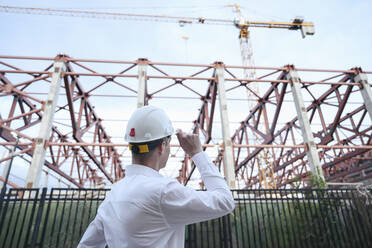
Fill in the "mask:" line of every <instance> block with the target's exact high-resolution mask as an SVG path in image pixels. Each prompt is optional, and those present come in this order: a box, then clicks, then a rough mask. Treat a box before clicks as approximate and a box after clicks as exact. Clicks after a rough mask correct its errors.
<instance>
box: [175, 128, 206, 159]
mask: <svg viewBox="0 0 372 248" xmlns="http://www.w3.org/2000/svg"><path fill="white" fill-rule="evenodd" d="M176 135H177V138H178V141H179V142H180V145H181V147H182V149H183V150H184V151H185V152H186V153H187V154H189V155H190V157H192V156H194V155H195V154H197V153H199V152H201V151H202V145H201V143H200V139H199V136H198V135H196V134H187V133H185V132H182V130H181V129H177V133H176Z"/></svg>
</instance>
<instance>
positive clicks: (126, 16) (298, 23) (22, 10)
mask: <svg viewBox="0 0 372 248" xmlns="http://www.w3.org/2000/svg"><path fill="white" fill-rule="evenodd" d="M0 12H5V13H17V14H31V15H57V16H70V17H86V18H101V19H114V20H133V21H159V22H175V23H179V24H180V25H185V24H212V25H237V24H236V21H234V20H226V19H211V18H201V17H199V18H196V17H177V16H167V15H144V14H130V13H115V12H97V11H85V10H63V9H52V8H31V7H17V6H5V5H0ZM238 26H239V27H244V28H253V27H255V28H278V29H289V30H301V32H302V35H303V36H305V35H313V34H314V24H313V23H311V22H304V21H303V19H295V20H293V22H261V21H246V22H243V23H239V24H238Z"/></svg>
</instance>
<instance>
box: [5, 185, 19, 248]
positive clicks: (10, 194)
mask: <svg viewBox="0 0 372 248" xmlns="http://www.w3.org/2000/svg"><path fill="white" fill-rule="evenodd" d="M12 192H14V191H13V189H10V190H9V196H8V200H9V202H11V201H12V199H10V197H11V196H12V195H13V194H12ZM15 195H16V194H15ZM15 202H16V201H14V202H13V204H11V206H10V208H9V210H10V216H9V221H8V225H7V227H6V233H5V237H4V242H3V245H2V247H6V246H5V245H6V241H7V240H8V237H9V236H8V234H9V232H10V229H11V227H12V226H13V228H14V229H16V228H17V226H16V224H15V223H12V219H13V213H14V207H15ZM1 230H3V229H1ZM10 242H12V240H10Z"/></svg>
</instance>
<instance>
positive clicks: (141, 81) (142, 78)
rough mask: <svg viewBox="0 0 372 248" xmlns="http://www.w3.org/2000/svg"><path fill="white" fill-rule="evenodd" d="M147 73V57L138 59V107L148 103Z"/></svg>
mask: <svg viewBox="0 0 372 248" xmlns="http://www.w3.org/2000/svg"><path fill="white" fill-rule="evenodd" d="M146 74H147V59H138V91H137V92H138V93H137V108H140V107H143V106H145V105H147V104H148V103H147V100H146V98H147V97H146V76H147V75H146Z"/></svg>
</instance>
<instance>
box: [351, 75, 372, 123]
mask: <svg viewBox="0 0 372 248" xmlns="http://www.w3.org/2000/svg"><path fill="white" fill-rule="evenodd" d="M354 81H355V82H356V83H359V84H360V86H361V89H360V93H361V94H362V97H363V100H364V105H365V106H366V109H367V112H368V114H369V117H370V118H371V121H372V90H371V86H369V84H368V78H367V74H364V73H360V74H358V75H356V77H355V78H354Z"/></svg>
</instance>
